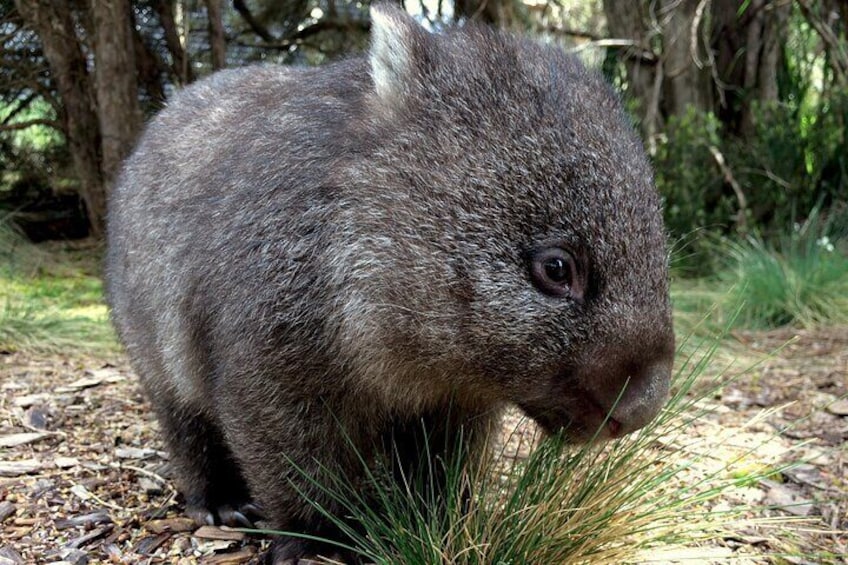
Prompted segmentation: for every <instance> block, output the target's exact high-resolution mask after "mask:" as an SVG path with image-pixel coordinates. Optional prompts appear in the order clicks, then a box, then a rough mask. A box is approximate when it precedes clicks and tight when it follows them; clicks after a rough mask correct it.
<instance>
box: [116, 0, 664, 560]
mask: <svg viewBox="0 0 848 565" xmlns="http://www.w3.org/2000/svg"><path fill="white" fill-rule="evenodd" d="M372 14H373V19H374V42H373V45H372V50H371V53H370V57H368V58H365V57H363V58H352V59H350V60H347V61H343V62H338V63H335V64H332V65H329V66H327V67H324V68H320V69H293V68H287V67H273V66H265V67H250V68H244V69H237V70H228V71H223V72H220V73H217V74H215V75H213V76H212V77H210V78H208V79H206V80H203V81H200V82H198V83H197V84H194V85H192V86H190V87H189V88H186V89H185V90H184V91H182V92H180V93H179V94H177V95H176V96H174V98H173V100H172V101H171V103H170V104H169V107H168V108H166V109H165V110H163V111H162V112H161V113H160V114H159V115H158V116H157V117H156V118H155V119H154V120H152V122H151V123H150V124H149V126H148V128H147V131H146V132H145V134H144V135H143V137H142V139H141V141H140V143H139V145H138V148H137V149H136V151H135V153H134V154H133V155H132V157H130V159H129V160H128V161H127V163H126V165H125V168H124V170H123V174H122V175H121V177H120V179H119V182H118V183H117V186H116V187H115V189H114V191H113V194H112V197H111V202H110V210H109V234H108V236H109V247H108V255H107V264H106V267H107V268H106V271H107V283H108V285H107V286H108V296H109V301H110V304H111V306H112V315H113V319H114V323H115V326H116V327H117V329H118V332H119V334H120V337H121V339H122V340H123V342H124V343H125V344H126V347H127V351H128V353H129V356H130V359H131V360H132V363H133V366H134V368H135V369H136V370H137V372H138V373H139V375H140V377H141V380H142V383H143V385H144V387H145V389H146V391H147V393H148V395H149V396H150V398H151V400H152V402H153V405H154V408H155V409H156V411H157V414H158V416H159V419H160V422H161V423H162V428H163V432H164V434H165V437H166V439H167V442H168V445H169V447H170V450H171V452H172V454H173V460H174V463H175V465H176V468H177V470H178V472H179V478H180V482H181V489H182V490H183V492H184V494H185V495H186V498H187V502H188V504H189V507H190V511H191V512H192V513H193V515H194V516H196V517H198V518H200V519H202V520H212V519H218V520H225V521H240V520H241V518H242V517H243V516H242V514H241V513H240V510H239V509H249V508H250V507H248V506H245V505H246V504H247V503H248V501H249V500H251V499H254V500H256V501H257V502H258V503H260V504H261V505H262V507H263V508H264V512H265V513H266V515H267V516H268V519H269V520H270V522H271V525H272V526H274V527H276V528H282V529H302V530H304V531H309V532H311V533H322V532H324V531H325V530H326V525H325V524H324V522H323V521H322V520H321V519H320V518H319V516H317V515H316V513H315V511H314V510H313V509H312V508H311V507H310V506H309V505H307V504H305V503H304V502H303V501H302V500H301V499H300V497H299V495H298V494H297V492H296V490H295V489H294V488H293V487H292V486H291V483H290V482H289V481H291V482H293V483H295V484H297V485H298V486H299V487H300V488H301V489H303V490H304V491H306V492H307V493H308V494H310V495H311V496H313V497H315V498H317V499H319V500H320V499H321V498H322V496H321V493H320V492H317V491H316V490H315V489H313V488H310V486H309V485H308V484H307V482H306V481H304V480H303V478H302V477H301V476H300V475H299V473H298V472H296V471H294V470H293V469H292V467H291V465H290V464H289V462H290V461H294V462H296V463H297V464H298V465H299V466H300V467H301V468H302V469H303V470H305V471H307V472H315V473H317V472H318V463H317V462H319V461H320V462H323V463H324V464H327V465H329V466H330V467H332V468H334V469H337V470H340V471H341V472H342V473H346V474H347V476H349V477H350V478H351V480H354V481H355V480H356V479H357V477H358V476H359V475H360V474H361V469H360V468H359V463H358V462H356V461H355V460H354V458H353V457H352V456H351V454H350V450H349V449H347V445H348V443H347V442H348V440H347V439H345V438H344V434H343V433H342V432H341V429H344V430H345V433H346V434H348V435H349V438H350V441H352V442H353V444H354V445H355V446H356V447H357V449H359V450H361V451H362V452H363V453H364V454H365V455H366V456H367V457H370V456H372V455H373V454H374V453H376V452H379V448H378V447H376V446H379V445H380V442H381V441H382V439H383V438H385V437H388V436H390V435H392V434H395V436H396V438H400V440H401V441H407V440H408V441H411V439H410V438H406V437H405V436H404V434H406V433H407V431H408V430H409V429H410V428H414V427H415V423H416V422H418V421H419V420H422V419H423V420H424V421H425V422H428V423H430V424H433V425H438V424H445V421H446V417H447V414H450V415H451V418H450V422H451V424H452V425H457V426H459V425H462V426H465V427H466V428H471V429H473V430H477V431H478V432H479V431H485V430H487V429H489V428H490V427H491V426H493V425H494V424H495V423H496V422H497V419H498V417H499V414H500V411H501V408H502V407H503V406H504V405H506V404H507V403H514V404H517V405H519V406H521V407H522V408H524V409H525V411H527V413H528V414H529V415H530V416H531V417H533V418H535V419H536V420H537V421H539V422H540V423H541V424H542V425H543V426H545V427H546V428H548V429H551V430H554V429H558V428H560V427H565V428H566V431H567V432H570V433H572V435H573V436H574V437H575V438H577V439H580V438H584V437H586V436H587V435H588V434H590V433H592V432H594V431H595V429H596V428H598V427H599V426H600V425H601V424H602V421H603V416H604V413H605V412H606V411H609V410H613V407H614V410H613V411H612V417H613V418H614V419H615V421H616V424H615V425H614V426H613V425H609V426H607V428H606V432H604V433H625V432H628V431H631V430H633V429H636V428H638V427H641V426H642V425H644V424H645V423H647V422H648V421H649V420H650V419H651V418H652V417H653V416H654V415H655V414H656V412H657V411H658V410H659V408H660V407H661V405H662V403H663V401H664V399H665V396H666V394H667V390H668V381H669V375H670V367H671V362H672V356H673V349H674V343H673V333H672V324H671V311H670V304H669V297H668V273H667V266H666V247H665V234H664V229H663V225H662V219H661V210H660V199H659V197H658V195H657V193H656V191H655V189H654V187H653V183H652V176H651V172H650V168H649V165H648V163H647V160H646V158H645V155H644V151H643V149H642V147H641V144H640V142H639V140H638V139H637V137H636V136H635V134H634V132H633V130H632V128H631V126H630V125H629V123H628V122H627V120H626V118H625V116H624V114H623V112H622V110H621V108H620V103H619V100H618V98H617V97H616V95H615V94H614V93H613V92H612V91H611V89H610V88H609V87H608V86H607V85H606V84H604V82H603V80H602V78H601V77H600V76H599V75H598V74H596V73H594V72H591V71H588V70H586V69H585V68H584V67H583V66H582V65H581V64H580V63H579V62H578V61H577V60H576V59H574V58H573V57H571V56H568V55H566V54H564V53H563V52H561V51H560V50H558V49H556V48H552V47H548V46H542V45H539V44H537V43H534V42H531V41H528V40H522V39H517V38H514V37H511V36H508V35H504V34H499V33H496V32H493V31H490V30H487V29H483V28H478V27H473V26H466V27H465V28H464V29H451V30H449V31H447V32H446V33H444V34H441V35H432V34H428V33H426V32H425V31H424V30H423V29H422V28H420V27H419V26H417V24H415V23H414V22H413V21H412V20H411V19H410V18H409V17H408V16H406V15H405V14H403V13H401V12H400V11H399V10H398V9H396V8H394V7H392V6H389V5H378V6H375V7H374V8H373V9H372ZM550 245H555V246H557V247H563V248H566V249H568V250H569V251H570V252H571V253H572V254H573V255H574V256H575V257H576V258H577V259H578V264H579V265H581V272H582V273H583V274H582V276H583V277H584V278H585V280H584V283H585V295H584V296H582V299H579V298H580V297H574V296H565V297H559V298H557V297H552V296H549V295H547V294H545V293H543V292H541V291H540V290H539V288H537V286H536V285H534V283H533V282H532V281H531V277H530V274H529V267H528V261H529V259H528V257H530V256H532V254H533V252H534V250H536V249H538V248H540V247H545V246H550ZM625 385H627V386H626V389H625V391H624V393H623V394H621V398H620V399H619V393H620V392H621V391H622V389H624V388H625ZM616 401H617V403H616ZM404 430H407V431H404ZM478 435H479V434H478ZM244 480H246V483H247V485H248V486H247V487H245V486H244V485H243V484H242V483H243V482H244ZM240 485H241V486H240ZM313 549H314V548H309V547H306V546H305V545H304V544H302V543H296V542H289V543H288V544H282V545H281V546H280V547H279V548H278V551H277V556H278V558H279V559H281V560H283V559H293V560H295V561H296V560H297V559H298V558H299V557H302V556H304V555H306V554H308V553H310V551H312V550H313Z"/></svg>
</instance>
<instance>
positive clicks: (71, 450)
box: [0, 328, 848, 565]
mask: <svg viewBox="0 0 848 565" xmlns="http://www.w3.org/2000/svg"><path fill="white" fill-rule="evenodd" d="M731 341H732V344H731V351H732V354H731V355H729V357H732V358H736V359H742V360H744V362H741V363H740V362H737V363H736V364H735V365H733V366H731V367H730V369H729V371H728V372H729V373H733V372H734V371H737V372H739V371H740V370H741V368H742V366H743V365H748V364H749V361H750V362H756V363H758V364H757V365H756V366H755V367H754V368H753V369H751V370H749V371H747V372H745V373H744V374H743V375H742V376H741V377H739V378H738V379H736V380H734V381H733V382H731V383H730V384H728V385H726V386H725V387H723V388H722V389H721V390H720V391H717V392H716V393H715V394H714V395H712V396H711V397H710V398H708V399H707V401H706V403H707V404H711V406H710V410H709V415H708V416H707V417H704V418H703V419H701V420H699V421H698V422H696V423H694V424H693V425H691V426H690V428H689V429H688V430H687V435H689V436H691V437H696V436H698V437H700V438H701V439H703V440H704V442H703V443H702V446H706V449H707V450H712V451H711V452H710V457H709V459H707V460H705V461H706V462H705V463H704V465H708V464H709V463H708V461H714V462H719V463H721V464H723V465H725V466H727V461H729V460H733V461H735V462H737V463H738V464H739V465H741V466H742V467H743V468H744V467H745V466H749V467H750V466H755V467H759V468H774V469H778V470H779V472H777V471H776V473H775V476H774V477H772V478H770V479H764V480H758V481H756V482H755V483H754V484H751V485H747V486H746V487H745V488H743V489H738V490H736V491H734V492H733V493H730V494H728V495H727V496H726V497H724V498H722V499H719V500H714V501H711V503H710V504H713V505H714V506H715V508H716V509H721V508H726V507H733V506H734V505H739V504H747V505H761V506H763V505H765V506H780V507H784V509H783V510H773V511H772V512H773V514H774V515H785V516H792V515H794V516H800V517H803V518H805V519H806V520H807V522H805V523H804V524H803V525H799V526H798V527H797V528H796V529H795V530H794V531H793V532H792V533H793V536H792V538H793V539H792V540H791V541H790V540H787V539H784V538H777V537H774V536H768V535H761V532H759V531H758V530H756V529H745V528H741V529H739V530H738V531H731V532H727V533H725V534H724V535H721V536H717V537H712V538H710V539H707V540H701V541H700V542H698V544H696V545H695V546H693V547H691V548H688V549H687V550H686V551H687V552H688V553H685V552H684V553H680V550H679V549H675V550H673V551H672V550H669V553H667V554H663V552H662V550H657V552H656V553H655V554H654V555H652V556H650V558H651V559H653V560H660V561H664V562H678V560H680V559H683V558H688V559H690V561H688V562H690V563H691V562H693V561H692V560H691V559H694V562H699V563H703V562H711V561H716V562H718V561H723V562H726V561H727V560H728V559H731V560H734V562H745V563H774V562H781V563H821V562H833V563H844V562H846V561H845V557H844V555H845V554H846V552H848V447H846V445H848V443H846V440H848V396H846V395H848V328H826V329H820V330H794V329H783V330H779V331H772V332H767V333H765V332H760V333H755V332H745V333H737V334H735V335H734V336H733V339H732V340H731ZM777 349H779V351H778V352H777V353H773V352H774V351H775V350H777ZM768 354H771V355H768ZM714 364H715V365H716V368H715V369H714V370H719V369H721V368H722V367H719V366H720V365H721V362H720V361H719V360H717V361H715V363H714ZM702 404H703V403H702ZM515 418H516V416H515V415H512V416H511V417H510V418H508V419H507V422H506V424H505V425H506V428H507V429H513V428H514V426H515ZM157 430H158V426H157V423H156V421H155V419H154V417H153V414H152V413H151V410H150V406H149V404H148V403H147V402H146V400H145V399H144V397H143V395H142V394H141V391H140V389H139V387H138V384H137V381H136V379H135V378H134V376H133V374H132V371H131V370H130V369H129V367H128V365H127V363H126V361H125V360H124V359H123V358H122V357H120V356H113V357H112V358H109V359H102V358H92V357H84V356H73V355H50V356H45V355H39V356H35V355H32V354H28V353H26V352H2V353H0V565H4V564H12V563H54V562H66V563H75V564H83V563H141V562H144V563H205V564H212V563H249V562H251V561H257V560H258V559H259V557H260V556H261V554H262V552H263V550H264V549H265V548H266V547H267V545H268V540H267V538H265V537H262V536H256V537H253V536H246V535H245V534H243V533H241V532H236V531H232V530H227V529H225V528H215V527H208V526H207V527H202V528H198V527H197V526H196V525H195V524H194V523H192V522H191V521H190V520H188V519H187V518H185V517H184V516H183V515H182V513H181V512H182V509H183V507H182V504H181V500H180V497H179V495H178V494H177V492H176V491H175V488H174V485H173V482H172V480H171V478H170V476H169V473H168V465H167V454H166V453H165V451H164V446H163V444H162V441H161V439H160V437H159V435H158V431H157ZM728 438H730V439H728ZM763 438H766V439H763ZM752 446H754V447H752ZM702 449H704V447H702ZM740 454H741V455H740ZM798 460H803V461H804V463H803V464H801V465H798V466H795V467H793V468H791V469H782V468H781V465H782V464H784V463H786V462H787V461H798ZM694 472H708V469H696V470H694ZM787 544H788V545H787ZM787 548H789V550H790V552H791V553H795V555H794V557H793V556H788V557H787V556H785V555H783V554H784V553H785V552H786V551H787ZM693 552H694V553H693ZM778 555H782V556H781V557H778ZM805 555H806V556H807V557H805ZM822 555H827V556H826V557H822Z"/></svg>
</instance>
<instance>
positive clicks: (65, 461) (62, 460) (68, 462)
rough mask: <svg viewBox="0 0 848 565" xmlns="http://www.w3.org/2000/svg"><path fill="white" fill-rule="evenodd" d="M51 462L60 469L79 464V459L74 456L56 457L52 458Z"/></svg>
mask: <svg viewBox="0 0 848 565" xmlns="http://www.w3.org/2000/svg"><path fill="white" fill-rule="evenodd" d="M53 464H54V465H56V466H57V467H58V468H60V469H69V468H71V467H76V466H77V465H79V464H80V463H79V459H77V458H76V457H57V458H56V459H54V460H53Z"/></svg>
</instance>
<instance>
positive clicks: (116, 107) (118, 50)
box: [91, 0, 141, 192]
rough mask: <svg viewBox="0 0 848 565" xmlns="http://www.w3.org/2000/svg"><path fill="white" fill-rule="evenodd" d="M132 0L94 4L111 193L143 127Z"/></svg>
mask: <svg viewBox="0 0 848 565" xmlns="http://www.w3.org/2000/svg"><path fill="white" fill-rule="evenodd" d="M130 10H131V7H130V3H129V0H110V1H109V2H103V1H101V0H93V1H92V2H91V14H92V16H93V20H94V60H95V75H94V77H95V85H96V92H97V116H98V120H99V123H100V135H101V139H102V147H103V148H102V158H103V163H102V165H101V170H102V172H103V177H104V179H105V181H106V187H107V192H108V188H109V186H110V184H111V183H112V181H114V180H115V176H116V175H117V174H118V171H119V169H120V166H121V163H122V162H123V160H124V158H125V157H126V156H127V155H128V154H129V152H130V151H131V150H132V148H133V145H134V144H135V138H136V135H137V134H138V130H139V127H140V125H141V111H140V110H139V106H138V80H137V79H136V68H135V52H134V46H133V38H132V29H131V28H130V22H131V21H132V15H131V12H130Z"/></svg>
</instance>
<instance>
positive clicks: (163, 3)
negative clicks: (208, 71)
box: [153, 0, 194, 84]
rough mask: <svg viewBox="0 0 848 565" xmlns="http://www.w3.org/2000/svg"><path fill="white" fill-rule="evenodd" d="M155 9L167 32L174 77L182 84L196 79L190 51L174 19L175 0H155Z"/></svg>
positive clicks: (166, 38)
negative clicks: (190, 60)
mask: <svg viewBox="0 0 848 565" xmlns="http://www.w3.org/2000/svg"><path fill="white" fill-rule="evenodd" d="M153 9H154V10H156V14H157V15H158V16H159V23H161V24H162V31H164V34H165V45H166V46H167V47H168V52H169V53H170V54H171V61H172V64H171V68H172V72H173V75H174V77H176V80H177V82H179V83H180V84H188V83H190V82H192V81H193V80H194V72H192V70H191V64H190V62H189V61H188V53H186V52H185V50H184V49H183V46H182V43H181V42H180V32H179V30H177V23H176V21H175V20H174V0H154V2H153Z"/></svg>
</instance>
